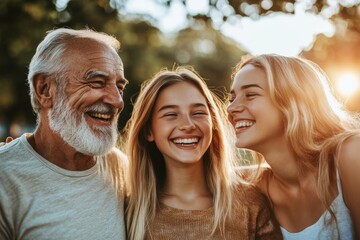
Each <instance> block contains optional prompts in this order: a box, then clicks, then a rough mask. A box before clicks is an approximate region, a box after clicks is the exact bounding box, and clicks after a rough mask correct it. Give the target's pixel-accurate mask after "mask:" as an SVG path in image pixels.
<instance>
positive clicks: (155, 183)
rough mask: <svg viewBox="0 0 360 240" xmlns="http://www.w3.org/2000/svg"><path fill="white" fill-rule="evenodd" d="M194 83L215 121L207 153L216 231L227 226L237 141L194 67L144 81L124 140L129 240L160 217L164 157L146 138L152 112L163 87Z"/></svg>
mask: <svg viewBox="0 0 360 240" xmlns="http://www.w3.org/2000/svg"><path fill="white" fill-rule="evenodd" d="M184 81H186V82H189V83H191V84H193V85H194V86H195V87H196V88H197V89H199V91H200V92H201V93H202V95H203V96H204V97H205V98H206V100H207V104H208V107H209V110H210V114H211V119H212V123H213V136H212V141H211V144H210V147H209V148H208V150H207V151H206V153H205V155H204V168H205V169H204V170H205V177H206V181H207V185H208V187H209V189H210V191H211V193H212V195H213V204H214V225H213V232H214V231H215V230H216V229H217V228H218V227H220V229H222V228H221V227H222V226H224V223H225V219H226V218H227V217H228V216H229V215H230V213H231V206H232V188H233V185H234V184H233V183H234V182H235V179H236V178H235V177H234V175H233V172H234V165H235V159H234V156H235V155H234V154H233V153H234V149H233V147H232V146H234V143H232V142H228V140H230V139H232V138H231V137H229V136H228V134H231V132H230V131H232V130H231V128H229V127H230V126H229V125H228V124H227V121H226V112H225V107H224V105H223V102H222V101H221V100H220V99H219V98H218V97H217V96H216V95H215V94H213V93H212V92H211V91H210V90H209V89H208V87H207V85H206V83H205V82H204V81H203V80H202V78H201V77H200V76H199V75H198V74H197V73H196V71H195V70H193V69H192V68H190V67H177V68H175V69H174V70H173V71H169V70H166V69H164V70H162V71H160V72H159V73H157V74H156V75H155V76H154V77H153V78H152V79H151V80H149V81H146V82H144V83H143V85H142V87H141V91H140V94H139V96H138V97H137V100H136V103H135V104H134V108H133V113H132V116H131V118H130V120H129V122H128V123H127V126H126V128H125V129H126V132H125V134H126V135H125V136H126V137H125V139H126V141H127V143H126V144H127V145H126V153H127V156H128V158H129V174H128V175H129V193H130V197H129V200H128V205H127V210H126V223H127V232H128V237H129V239H134V240H137V239H143V238H144V236H145V234H146V232H147V230H148V228H149V226H150V225H151V223H152V221H153V219H154V218H155V215H156V209H157V207H158V204H159V196H161V194H162V190H163V189H162V188H163V186H164V182H165V181H166V169H165V162H164V159H163V157H162V155H161V153H160V151H159V150H158V148H157V147H156V145H155V143H154V142H149V141H147V136H148V134H149V131H150V125H151V114H152V111H153V109H154V105H155V102H156V100H157V97H158V95H159V94H160V92H161V91H163V90H164V89H166V88H167V87H169V86H171V85H174V84H176V83H179V82H184Z"/></svg>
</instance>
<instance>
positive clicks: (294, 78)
mask: <svg viewBox="0 0 360 240" xmlns="http://www.w3.org/2000/svg"><path fill="white" fill-rule="evenodd" d="M248 64H251V65H253V66H254V67H257V68H259V69H262V70H263V71H264V73H265V74H266V79H267V83H268V86H269V92H270V98H271V101H272V103H273V104H274V105H275V106H276V107H277V108H278V109H279V110H280V111H281V113H282V116H283V121H284V125H285V133H286V136H287V139H288V141H289V143H290V146H291V148H292V150H293V152H294V153H295V155H296V156H297V159H298V165H299V166H300V169H305V168H306V169H311V170H314V171H317V174H318V178H317V191H318V195H319V198H320V200H321V201H322V203H323V204H324V206H325V207H326V208H327V209H328V210H329V211H330V213H331V215H332V220H335V222H336V217H335V215H334V213H333V211H332V210H331V209H330V205H331V201H332V199H333V196H334V194H335V193H334V192H332V189H333V188H332V187H331V186H333V184H336V179H337V178H336V163H337V158H338V157H337V156H338V154H339V148H340V147H341V144H342V142H344V141H345V140H346V139H347V138H349V137H350V136H351V135H353V134H355V132H353V129H359V127H360V125H359V119H358V117H357V116H354V115H351V114H350V113H348V112H347V111H346V110H345V109H344V107H343V105H342V104H341V103H340V102H339V101H338V100H337V99H336V98H335V97H334V95H333V94H332V89H331V83H330V81H329V79H328V77H327V75H326V74H325V72H324V71H323V70H321V68H320V67H319V66H317V65H316V64H315V63H313V62H311V61H309V60H305V59H303V58H300V57H285V56H279V55H275V54H264V55H259V56H256V57H248V58H247V59H244V60H243V61H242V62H240V63H239V64H238V65H237V66H236V67H235V69H234V72H233V76H234V74H236V72H238V71H239V70H240V69H241V68H242V67H244V66H245V65H248ZM258 177H261V176H258Z"/></svg>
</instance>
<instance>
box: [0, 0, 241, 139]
mask: <svg viewBox="0 0 360 240" xmlns="http://www.w3.org/2000/svg"><path fill="white" fill-rule="evenodd" d="M119 6H121V4H120V2H119V1H117V2H114V1H107V0H97V1H84V0H73V1H70V2H69V3H68V5H67V6H62V7H61V8H60V7H59V6H56V2H51V1H42V0H2V1H1V3H0V20H1V25H0V36H1V37H0V48H1V49H2V54H1V58H0V71H1V72H0V74H1V76H2V78H0V86H1V88H0V127H1V126H3V127H5V129H2V136H0V141H3V140H4V137H5V136H8V135H12V136H16V135H18V134H20V133H21V132H19V131H21V129H20V128H19V126H21V127H22V128H23V129H22V131H32V130H34V129H33V127H34V126H35V121H36V119H35V115H34V114H33V112H32V108H31V105H30V101H29V96H28V86H27V84H26V77H27V71H28V69H27V68H28V64H29V62H30V60H31V57H32V55H33V54H34V52H35V49H36V46H37V44H38V43H39V42H40V41H41V40H42V39H43V37H44V36H45V33H46V31H48V30H51V29H54V28H58V27H71V28H75V29H79V28H85V27H89V28H91V29H94V30H96V31H103V32H106V33H108V34H111V35H114V36H115V37H116V38H117V39H119V41H120V42H121V49H120V56H121V58H122V60H123V62H124V65H125V76H126V78H127V79H129V81H130V84H129V85H128V87H127V89H126V91H125V92H126V93H125V96H124V101H125V103H126V106H125V110H124V111H123V113H122V114H121V117H120V120H119V128H120V129H121V128H122V127H123V126H124V125H125V123H126V121H127V119H128V118H129V116H130V114H131V110H132V104H131V102H132V101H133V100H134V96H135V95H136V93H137V92H138V91H139V88H140V85H141V83H142V82H143V81H144V80H145V79H148V78H150V77H152V76H153V75H154V74H155V73H156V72H157V71H159V70H160V69H162V68H163V67H167V68H170V69H171V68H172V67H173V66H174V65H192V66H194V67H195V69H197V71H198V72H199V73H200V74H201V75H202V76H203V77H204V78H205V79H207V81H208V84H209V86H210V87H212V88H213V89H217V90H219V89H220V90H224V89H225V86H229V85H230V82H229V81H230V73H231V68H232V67H233V66H234V65H235V64H236V62H237V61H238V60H239V59H240V57H241V55H243V54H244V52H243V51H242V50H241V49H240V48H239V47H238V45H237V44H236V43H235V42H233V41H230V40H229V39H226V38H225V37H223V36H222V35H221V34H220V33H219V32H217V31H215V30H214V29H213V28H211V26H209V24H206V23H204V22H202V21H199V20H194V24H193V25H192V27H191V28H187V29H184V30H182V31H181V32H179V33H178V34H174V35H173V36H165V35H163V34H162V33H161V32H160V31H159V30H158V29H157V28H155V27H153V26H151V25H150V24H149V23H148V22H146V21H140V20H132V21H129V20H125V19H123V17H122V16H119V15H118V12H117V11H116V10H115V8H118V7H119ZM24 128H25V129H24ZM0 133H1V129H0ZM0 135H1V134H0Z"/></svg>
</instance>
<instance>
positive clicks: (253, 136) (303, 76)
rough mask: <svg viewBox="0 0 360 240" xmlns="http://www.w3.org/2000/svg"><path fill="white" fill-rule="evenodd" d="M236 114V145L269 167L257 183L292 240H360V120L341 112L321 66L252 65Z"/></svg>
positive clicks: (244, 72)
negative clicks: (256, 154)
mask: <svg viewBox="0 0 360 240" xmlns="http://www.w3.org/2000/svg"><path fill="white" fill-rule="evenodd" d="M228 114H229V116H228V117H229V120H230V122H231V123H232V124H233V126H234V128H235V131H236V146H237V147H239V148H248V149H251V150H254V151H256V152H258V153H260V154H261V155H262V156H263V157H264V159H265V161H266V163H267V164H268V165H269V167H268V168H262V169H260V171H258V173H259V174H257V176H255V179H254V180H255V183H256V184H257V186H258V187H259V189H260V190H261V191H262V192H263V193H264V194H265V195H267V197H268V199H269V201H270V203H271V206H272V209H273V211H274V213H275V216H276V218H277V220H278V222H279V223H280V225H281V230H282V233H283V235H284V239H307V240H311V239H342V240H344V239H359V237H360V208H359V206H358V205H359V203H360V191H359V185H360V174H359V170H360V159H359V156H360V135H359V134H360V132H359V129H360V128H359V120H358V119H357V118H355V117H354V116H351V115H350V114H348V113H347V112H346V111H344V110H343V109H341V105H340V104H339V103H338V102H337V101H336V99H335V98H334V97H333V95H331V92H330V88H329V84H328V79H327V76H326V75H325V73H324V72H323V71H322V70H321V69H320V68H319V67H318V66H317V65H315V64H314V63H312V62H310V61H308V60H305V59H302V58H298V57H284V56H278V55H260V56H257V57H253V58H250V59H246V60H245V61H243V62H241V63H240V64H239V65H238V66H237V67H236V69H235V72H234V81H233V84H232V86H231V97H230V105H229V106H228ZM259 163H260V162H259ZM259 166H260V165H259ZM258 170H259V169H258Z"/></svg>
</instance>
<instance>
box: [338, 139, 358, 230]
mask: <svg viewBox="0 0 360 240" xmlns="http://www.w3.org/2000/svg"><path fill="white" fill-rule="evenodd" d="M339 157H340V158H339V162H338V166H339V173H340V179H341V185H342V191H343V197H344V201H345V204H346V206H347V207H348V208H349V210H350V212H351V217H352V220H353V222H354V227H355V233H356V236H357V237H360V191H359V189H360V188H359V187H360V135H356V136H352V137H350V138H349V139H347V140H346V141H345V142H344V143H343V145H342V147H341V151H340V155H339Z"/></svg>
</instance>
